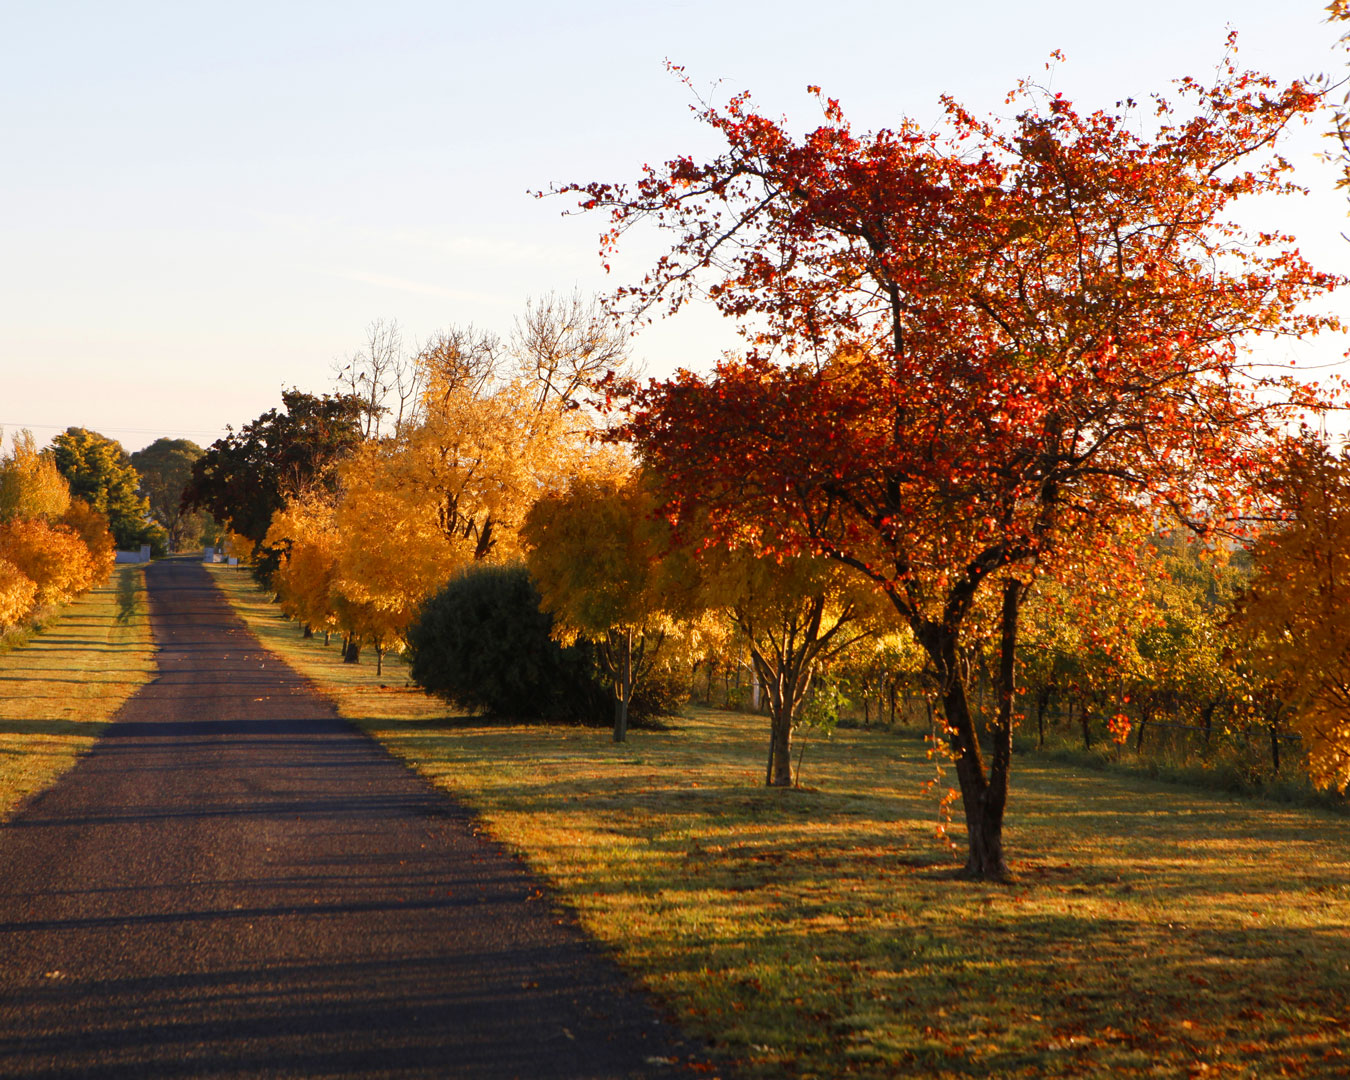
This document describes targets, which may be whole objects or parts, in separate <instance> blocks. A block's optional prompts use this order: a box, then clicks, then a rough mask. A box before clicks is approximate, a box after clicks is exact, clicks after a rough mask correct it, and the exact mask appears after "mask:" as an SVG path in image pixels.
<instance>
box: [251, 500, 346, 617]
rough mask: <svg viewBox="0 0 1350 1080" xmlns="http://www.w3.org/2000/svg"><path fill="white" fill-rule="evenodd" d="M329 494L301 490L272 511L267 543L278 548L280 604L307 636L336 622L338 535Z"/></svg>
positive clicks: (275, 584)
mask: <svg viewBox="0 0 1350 1080" xmlns="http://www.w3.org/2000/svg"><path fill="white" fill-rule="evenodd" d="M334 516H335V507H334V505H333V502H332V500H331V499H329V498H326V497H324V496H322V495H317V494H315V493H313V492H310V493H308V494H307V495H303V496H298V497H296V498H294V499H292V500H291V501H290V502H288V503H287V504H286V505H285V506H284V507H283V508H282V509H280V510H278V511H277V512H276V513H275V514H274V515H273V516H272V524H271V527H270V528H269V529H268V530H267V536H266V537H265V538H264V540H263V545H264V546H265V547H267V548H270V549H272V550H275V551H278V552H280V558H279V561H278V564H277V569H276V572H275V573H274V574H273V575H272V587H273V588H274V589H275V590H276V592H277V598H278V599H279V600H280V601H281V606H282V610H283V611H285V612H286V614H287V615H289V616H290V617H291V618H293V619H296V620H298V621H299V623H300V624H301V626H302V627H303V628H304V631H305V634H306V636H309V635H310V634H312V633H313V631H314V630H324V631H329V630H332V629H335V628H337V626H338V620H337V612H336V610H335V603H334V596H333V583H334V580H335V579H336V577H337V569H338V556H339V548H340V542H339V536H338V529H337V524H336V522H335V521H334Z"/></svg>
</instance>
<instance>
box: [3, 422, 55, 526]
mask: <svg viewBox="0 0 1350 1080" xmlns="http://www.w3.org/2000/svg"><path fill="white" fill-rule="evenodd" d="M69 507H70V485H69V484H68V483H66V479H65V477H64V476H62V475H61V473H60V472H59V471H58V470H57V468H56V462H54V461H53V460H52V458H51V457H50V455H48V454H43V453H41V452H40V451H39V450H38V448H37V442H36V440H34V438H33V433H32V432H31V431H28V430H23V431H20V432H19V433H18V434H17V435H16V436H14V440H13V445H12V446H11V447H10V451H9V453H8V454H6V455H4V456H0V521H11V520H13V519H15V518H20V519H24V520H30V521H51V520H53V519H55V518H59V517H60V516H61V515H62V514H64V513H65V512H66V510H67V509H68V508H69Z"/></svg>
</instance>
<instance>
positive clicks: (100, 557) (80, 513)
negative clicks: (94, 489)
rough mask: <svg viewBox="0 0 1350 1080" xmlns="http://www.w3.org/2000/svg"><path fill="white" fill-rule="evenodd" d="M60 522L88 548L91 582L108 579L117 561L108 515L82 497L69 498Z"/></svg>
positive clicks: (99, 582)
mask: <svg viewBox="0 0 1350 1080" xmlns="http://www.w3.org/2000/svg"><path fill="white" fill-rule="evenodd" d="M61 524H62V525H64V526H65V527H66V528H68V529H69V530H70V531H71V532H73V533H74V534H75V535H76V536H78V537H79V538H80V539H81V540H82V541H83V542H84V546H85V547H86V548H88V549H89V557H90V559H91V560H92V562H93V568H92V573H93V579H92V580H93V583H94V584H96V585H97V584H101V583H102V582H104V581H107V580H108V576H109V575H110V574H111V573H112V570H113V565H114V563H116V561H117V544H116V542H115V541H114V540H113V534H112V530H111V529H110V528H109V526H108V515H107V514H101V513H99V512H98V511H97V510H95V509H94V508H93V507H92V506H90V505H89V504H88V503H87V502H85V501H84V500H83V499H71V500H70V506H69V507H68V508H67V509H66V512H65V513H64V514H62V515H61Z"/></svg>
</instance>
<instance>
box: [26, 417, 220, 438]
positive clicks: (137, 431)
mask: <svg viewBox="0 0 1350 1080" xmlns="http://www.w3.org/2000/svg"><path fill="white" fill-rule="evenodd" d="M81 426H83V425H79V424H74V425H72V424H33V423H24V422H22V421H9V420H0V428H5V429H6V430H8V429H10V428H29V429H33V428H37V429H41V430H43V431H65V430H66V428H68V427H81ZM103 428H106V430H108V431H126V432H129V433H131V434H133V435H163V434H164V433H165V429H164V428H137V427H124V426H122V425H121V424H107V425H100V427H99V428H90V429H89V430H91V431H98V430H101V429H103ZM171 430H172V431H175V432H177V433H178V434H180V435H224V434H225V429H224V428H223V427H219V428H213V429H211V430H209V431H208V430H203V429H200V428H196V429H194V428H172V429H171Z"/></svg>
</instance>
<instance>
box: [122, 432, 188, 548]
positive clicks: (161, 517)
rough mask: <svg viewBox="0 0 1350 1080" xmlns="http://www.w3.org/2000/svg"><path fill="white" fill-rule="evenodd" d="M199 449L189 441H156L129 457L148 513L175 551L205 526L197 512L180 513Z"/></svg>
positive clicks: (165, 439) (167, 439) (182, 510)
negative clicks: (139, 482) (157, 523)
mask: <svg viewBox="0 0 1350 1080" xmlns="http://www.w3.org/2000/svg"><path fill="white" fill-rule="evenodd" d="M202 453H203V450H202V448H201V447H200V446H198V445H197V444H196V443H195V442H193V441H192V440H191V439H169V438H162V439H156V440H155V441H154V442H152V443H151V444H150V445H149V446H147V447H145V448H144V449H143V450H137V451H135V452H134V453H132V455H131V464H132V466H133V467H134V468H135V470H136V472H137V474H138V475H139V476H140V478H141V494H143V495H144V496H145V497H146V499H147V500H148V501H149V503H150V514H151V516H152V517H153V518H154V519H155V520H156V521H157V522H159V524H160V526H161V527H162V528H163V529H164V531H165V532H166V533H167V534H168V537H169V546H170V547H172V548H173V549H175V550H177V549H179V548H182V547H183V546H185V545H187V544H190V543H193V542H195V541H196V540H197V539H198V538H200V536H201V534H202V532H203V529H204V528H205V526H206V522H205V520H203V517H202V515H201V514H199V513H193V512H192V511H188V510H184V508H183V492H184V490H185V489H186V488H187V485H188V481H189V480H190V479H191V478H192V466H193V463H194V462H196V460H197V459H198V458H200V457H201V456H202Z"/></svg>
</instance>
